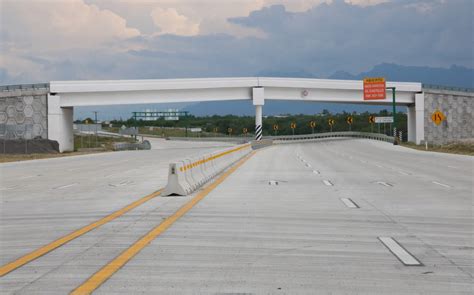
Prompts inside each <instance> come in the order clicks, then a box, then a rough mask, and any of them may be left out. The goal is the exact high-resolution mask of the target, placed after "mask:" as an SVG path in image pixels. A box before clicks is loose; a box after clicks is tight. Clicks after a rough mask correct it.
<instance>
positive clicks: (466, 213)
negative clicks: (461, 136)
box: [0, 140, 474, 294]
mask: <svg viewBox="0 0 474 295" xmlns="http://www.w3.org/2000/svg"><path fill="white" fill-rule="evenodd" d="M183 144H184V143H183ZM179 145H180V146H181V143H180V144H179ZM190 149H191V146H190ZM190 149H188V150H182V151H183V154H186V153H189V152H190ZM193 151H198V150H195V149H193ZM162 152H165V151H160V153H162ZM114 154H115V153H114ZM117 154H119V153H117ZM123 155H125V154H123ZM160 155H161V156H163V157H165V159H160V160H157V159H150V157H147V156H146V155H145V156H143V159H142V160H139V161H143V162H141V163H142V164H143V166H147V165H148V164H149V165H150V166H153V164H154V165H156V167H159V168H158V169H156V170H157V171H155V170H154V169H153V167H150V168H147V170H145V171H144V173H143V174H141V173H140V172H127V171H128V170H127V169H128V168H127V167H128V166H126V165H125V163H123V164H120V167H121V168H119V170H120V169H123V175H121V173H119V174H118V175H117V176H111V177H110V178H111V179H112V180H121V179H122V178H120V177H124V176H126V177H125V178H124V179H127V180H132V181H135V182H136V185H135V186H131V188H130V189H129V188H128V185H124V186H123V187H125V188H126V190H127V191H128V192H129V193H130V190H133V191H134V192H137V194H136V195H135V196H129V194H128V197H127V194H126V192H122V190H124V189H123V188H120V187H117V188H115V187H112V188H113V189H111V191H107V190H105V189H103V188H101V187H100V184H101V183H102V182H100V181H97V180H96V179H95V178H99V177H100V175H103V174H97V173H99V172H94V173H96V174H91V175H90V177H87V176H84V180H83V181H87V180H90V181H91V183H89V184H88V186H91V189H90V190H88V189H86V187H85V186H84V185H83V182H79V183H80V184H79V185H75V186H70V187H66V188H64V190H67V191H71V195H70V196H69V194H68V196H67V197H62V196H61V194H59V193H56V192H54V191H53V190H50V191H49V192H42V191H41V190H37V191H38V193H39V198H40V200H39V201H38V202H37V203H34V204H35V205H36V206H43V208H42V209H40V212H41V213H42V214H38V213H35V214H37V215H33V218H31V220H30V221H29V219H27V218H26V217H28V216H27V215H28V214H26V213H25V214H23V215H21V214H22V213H21V210H22V209H23V208H26V210H30V212H34V210H35V209H32V208H30V207H29V205H28V203H29V202H33V199H34V197H27V196H26V195H28V194H27V193H24V192H23V193H21V194H19V195H20V196H21V198H23V199H20V201H18V204H17V205H15V206H16V207H14V206H12V207H9V211H10V210H11V211H12V212H10V213H8V214H10V215H8V216H9V219H8V220H5V221H8V222H4V220H2V227H1V228H2V233H3V232H7V233H9V235H10V236H9V237H8V239H5V241H4V239H3V235H2V251H1V252H2V254H1V255H2V257H4V256H3V255H5V254H4V253H3V252H4V249H5V250H6V253H7V254H6V255H10V256H9V257H13V256H15V255H17V254H18V253H19V252H21V251H19V250H18V249H15V248H20V249H21V250H23V251H24V250H25V249H27V248H28V249H30V248H34V247H36V246H37V245H38V244H39V243H37V242H36V241H38V239H40V240H42V241H46V240H47V241H50V240H49V239H51V237H52V236H54V235H58V234H59V233H61V234H65V233H67V232H68V230H69V229H70V227H68V226H67V224H74V225H78V224H84V223H86V219H87V220H88V221H91V220H95V219H97V218H98V217H99V215H100V216H103V215H105V214H106V212H110V211H111V210H115V209H118V208H120V207H123V206H124V205H125V204H126V203H129V202H131V201H132V200H134V199H136V197H137V195H138V193H140V194H141V196H143V195H145V194H146V193H149V192H151V191H152V189H156V188H157V182H158V183H159V182H160V181H162V183H163V184H164V181H165V175H166V172H164V173H163V170H166V167H167V163H168V162H169V161H170V160H171V158H172V157H178V156H180V154H179V152H178V151H177V150H174V151H170V152H169V154H166V152H165V153H163V154H160ZM387 155H390V157H387ZM127 156H128V154H127ZM135 157H138V158H141V156H138V154H136V156H135ZM120 160H127V158H126V157H124V156H122V157H120V159H118V158H116V159H115V161H120ZM154 161H156V162H154ZM79 162H81V163H76V164H75V165H76V166H81V165H83V167H85V168H87V167H88V166H90V165H92V164H97V165H106V164H108V163H106V162H105V161H94V160H91V161H90V162H89V163H85V162H83V161H79ZM429 164H432V165H435V166H436V167H443V166H452V167H456V168H451V170H449V171H450V173H449V175H446V176H445V178H443V174H442V173H440V172H439V170H437V169H435V170H433V169H426V168H424V167H423V165H429ZM377 165H378V166H382V167H378V166H377ZM472 165H473V162H472V157H464V156H452V155H443V154H432V153H426V154H425V153H423V152H417V151H412V150H408V149H406V148H402V147H393V146H391V145H390V144H386V143H381V142H373V141H368V140H343V141H341V140H331V141H320V142H316V143H305V144H296V145H293V144H292V145H280V146H274V147H271V148H268V149H264V150H260V151H259V152H257V153H256V154H255V156H254V157H252V158H251V159H249V160H248V161H247V162H246V163H245V164H244V165H243V166H242V167H240V168H239V169H238V170H236V171H235V172H234V173H233V174H231V175H230V176H229V177H228V178H227V179H226V180H225V181H224V182H223V183H222V184H220V185H219V186H217V188H216V189H214V190H213V191H212V192H211V193H209V195H207V196H206V197H205V198H204V199H203V200H202V201H201V202H200V203H198V204H197V205H196V206H195V207H194V208H193V209H191V211H189V212H188V213H187V214H185V215H184V216H183V217H182V218H181V219H179V220H178V221H176V222H175V223H174V224H173V225H172V226H171V227H170V228H169V229H168V230H167V231H165V232H164V233H163V234H161V235H160V236H159V237H158V238H157V239H156V240H154V241H153V242H152V243H151V244H150V245H149V246H147V247H145V248H144V249H143V250H142V252H140V253H139V254H138V255H137V256H135V257H134V258H133V259H131V260H130V261H129V262H128V263H127V264H126V265H125V266H124V267H123V268H122V269H120V270H119V271H118V272H117V273H115V274H114V275H113V276H111V278H109V279H108V280H107V281H106V282H105V283H104V284H103V285H102V286H101V287H100V288H99V289H98V290H97V291H96V293H97V294H116V293H127V294H130V293H140V292H145V293H146V292H147V293H163V294H170V293H189V294H196V293H197V294H213V293H253V294H268V293H272V294H273V293H275V294H278V293H281V294H295V293H298V294H302V293H306V294H314V293H315V292H317V293H328V292H329V291H333V292H336V293H364V294H366V293H373V294H381V293H421V292H425V293H430V294H434V293H438V294H446V293H469V292H470V291H471V290H472V276H473V269H472V266H473V258H472V257H473V256H472V254H473V252H472V251H473V249H474V248H473V242H472V241H473V240H472V238H473V237H472V221H473V220H472ZM61 166H62V165H58V168H57V169H61ZM386 166H390V168H387V167H386ZM2 168H3V167H2ZM71 169H74V168H72V167H71ZM103 169H105V170H106V169H109V168H108V167H107V166H104V167H103ZM110 169H111V170H110V171H109V172H111V173H114V172H115V171H113V169H112V168H110ZM131 169H133V168H131ZM89 170H90V169H87V170H86V171H89ZM2 171H3V170H2ZM94 171H95V170H94ZM160 171H161V172H160ZM400 171H403V172H405V173H400ZM56 172H57V171H56ZM135 173H136V174H135ZM145 173H147V174H148V173H149V174H150V175H153V176H154V177H153V178H154V179H157V181H156V182H155V181H154V180H153V181H146V180H143V178H144V177H143V175H144V174H145ZM153 173H154V174H153ZM407 173H410V174H407ZM54 175H61V173H57V174H54ZM2 176H3V175H2ZM2 178H3V177H2ZM53 179H54V178H53ZM48 180H49V181H48ZM65 180H67V181H63V182H61V185H67V182H68V181H70V180H71V179H65ZM2 181H3V180H2ZM432 181H439V182H440V183H441V181H443V184H444V182H445V183H447V184H449V187H444V186H440V185H438V184H435V183H433V182H432ZM50 184H51V179H50V178H46V181H43V185H45V186H47V187H48V188H49V187H50ZM328 184H329V185H328ZM384 184H385V185H384ZM76 186H83V189H84V191H83V192H81V191H74V189H75V188H76ZM2 187H3V184H2ZM94 187H98V188H97V189H98V190H99V191H100V190H102V194H101V195H99V194H98V193H97V194H94V189H93V188H94ZM18 190H20V189H19V188H18ZM20 191H21V190H20ZM51 191H52V192H53V193H52V194H51V196H50V197H49V196H47V195H48V194H50V192H51ZM111 192H113V194H111ZM89 195H91V196H90V197H89ZM107 195H110V196H108V197H107ZM116 196H120V198H119V197H116ZM10 197H11V198H13V194H10ZM61 197H62V198H61ZM192 197H193V196H190V197H178V198H154V199H152V200H151V201H149V202H147V203H145V204H144V205H142V206H140V207H138V208H137V209H134V210H132V211H131V212H130V213H127V214H125V215H124V216H122V217H120V218H118V219H116V220H114V221H112V222H110V223H107V224H106V225H104V226H102V227H100V228H98V229H95V230H93V231H91V232H90V233H87V234H85V235H84V236H81V237H79V238H77V239H75V240H74V241H72V242H70V243H68V244H67V245H64V246H63V247H60V248H58V249H57V250H54V251H52V252H51V253H49V254H47V255H45V256H44V257H41V258H39V259H37V260H35V261H33V262H31V263H30V264H27V265H25V266H23V267H21V268H19V269H17V270H15V271H13V272H12V273H10V274H8V275H6V276H5V277H3V278H0V290H1V291H2V292H5V293H10V292H13V291H15V292H17V293H20V294H30V293H33V292H36V293H44V294H54V293H57V294H64V293H67V292H69V291H71V290H72V289H74V288H76V287H78V286H79V285H80V284H81V283H82V282H84V281H85V280H86V279H87V278H88V277H90V276H91V275H92V274H94V273H95V272H96V271H98V270H99V269H100V268H102V267H103V266H104V265H106V264H107V263H108V262H109V261H111V260H112V259H113V258H114V257H116V256H117V255H118V254H119V253H120V252H122V251H123V250H124V249H127V248H128V247H129V246H130V245H132V243H134V242H135V241H136V240H137V239H138V238H140V237H141V236H143V235H144V234H145V233H147V232H148V231H149V230H151V229H152V228H153V227H155V226H156V225H157V224H159V223H160V222H161V221H162V220H163V219H164V218H166V217H169V216H170V215H171V214H173V213H174V212H175V211H176V210H177V209H178V208H179V207H180V206H182V205H183V204H185V203H186V202H187V201H188V200H190V199H191V198H192ZM41 198H43V199H41ZM122 198H123V199H126V200H124V201H120V202H121V203H120V204H116V203H118V202H119V200H121V199H122ZM348 198H350V199H351V200H352V201H353V202H354V203H356V204H357V205H358V206H360V208H359V209H354V208H349V207H348V206H347V203H345V202H344V201H342V200H341V199H348ZM56 199H57V200H58V201H57V203H56ZM41 200H43V201H41ZM44 200H47V201H48V202H52V204H53V205H51V207H48V206H50V205H45V204H44V203H45V202H44ZM2 201H5V200H4V199H3V192H2ZM4 203H5V202H4ZM41 204H43V205H41ZM54 204H56V205H54ZM2 205H3V203H2ZM22 205H23V206H22ZM2 207H3V206H2ZM63 207H65V209H64V210H66V213H65V214H63V213H62V212H63V211H64V210H63ZM2 210H3V208H2ZM15 210H16V212H14V211H15ZM50 211H51V214H49V212H50ZM15 213H20V216H19V218H15ZM30 214H32V213H30ZM2 218H3V211H2ZM12 220H13V221H12ZM25 220H26V221H25ZM12 222H13V223H12ZM10 224H13V226H12V228H10ZM30 226H33V227H36V231H32V230H30V231H28V230H27V229H28V228H29V227H30ZM15 230H16V231H15ZM381 236H385V237H393V238H395V239H396V240H397V241H398V242H399V243H401V245H403V247H405V248H406V249H407V250H408V251H409V252H411V253H412V254H413V255H414V256H415V257H416V258H417V259H419V260H420V261H421V262H422V263H423V264H424V266H420V267H407V266H404V265H403V264H402V263H401V262H400V261H398V260H397V258H396V257H395V256H394V255H393V254H392V253H390V251H389V250H388V249H387V248H386V247H385V246H384V245H383V244H382V243H381V242H380V240H378V237H381ZM6 260H8V259H6Z"/></svg>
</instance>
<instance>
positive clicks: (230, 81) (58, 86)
mask: <svg viewBox="0 0 474 295" xmlns="http://www.w3.org/2000/svg"><path fill="white" fill-rule="evenodd" d="M387 87H396V93H397V105H399V106H406V107H408V139H409V141H414V142H417V143H419V142H420V141H421V140H423V138H424V133H423V129H424V125H423V124H424V120H423V119H424V105H423V101H424V99H423V93H422V86H421V83H403V82H388V83H387ZM232 100H251V101H252V102H253V105H254V106H255V136H256V139H257V140H260V139H261V137H262V113H263V107H264V105H265V101H266V100H287V101H307V102H335V103H361V104H362V103H365V104H379V105H388V104H391V103H392V100H391V98H387V99H385V100H378V101H376V102H374V101H364V100H363V83H362V81H346V80H322V79H299V78H298V79H296V78H260V77H252V78H206V79H166V80H116V81H52V82H51V83H50V93H49V94H48V138H49V139H51V140H57V141H58V142H59V146H60V150H61V151H70V150H72V149H73V146H74V144H73V132H72V118H73V112H74V107H76V106H97V105H119V104H141V103H170V102H201V101H232Z"/></svg>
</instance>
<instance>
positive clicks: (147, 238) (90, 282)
mask: <svg viewBox="0 0 474 295" xmlns="http://www.w3.org/2000/svg"><path fill="white" fill-rule="evenodd" d="M254 154H255V152H252V153H251V154H250V155H249V156H247V157H245V158H243V159H242V160H240V161H239V162H238V163H237V164H236V165H235V166H233V167H232V168H230V169H229V170H227V171H226V172H224V173H223V174H222V175H221V176H220V177H219V178H218V179H216V180H215V181H214V182H212V183H211V184H210V185H209V186H207V187H206V188H205V189H204V190H202V191H201V192H199V193H198V194H197V195H196V196H195V197H194V198H192V199H191V200H190V201H189V202H188V203H186V204H185V205H184V206H182V207H181V208H179V209H178V211H176V212H175V213H174V214H173V215H171V216H170V217H168V218H166V219H165V220H164V221H163V222H162V223H160V224H159V225H158V226H156V227H155V228H153V229H152V230H151V231H149V232H148V233H147V234H145V235H144V236H143V237H142V238H140V239H139V240H138V241H136V242H135V243H134V244H133V245H132V246H130V247H129V248H128V249H126V250H125V251H123V252H122V253H121V254H120V255H119V256H117V257H116V258H114V259H113V260H112V261H111V262H109V263H108V264H107V265H105V266H104V267H103V268H102V269H100V270H99V271H98V272H96V273H95V274H94V275H92V276H91V277H90V278H89V279H87V280H86V281H85V282H84V283H83V284H82V285H80V286H79V287H77V288H76V289H75V290H74V291H72V292H71V294H72V295H86V294H91V293H92V292H94V290H96V289H97V288H98V287H100V285H102V284H103V283H104V282H105V281H107V280H108V279H109V278H110V277H111V276H112V275H113V274H114V273H116V272H117V271H118V270H119V269H120V268H122V267H123V266H124V265H125V264H126V263H127V262H128V261H130V259H132V258H133V257H134V256H135V255H137V254H138V253H139V252H140V251H141V250H142V249H143V248H145V247H146V246H147V245H148V244H150V243H151V242H152V241H153V240H154V239H155V238H157V237H158V236H159V235H161V234H162V233H163V232H164V231H166V230H167V229H168V228H169V227H170V226H171V225H172V224H173V223H174V222H176V221H177V220H178V219H179V218H181V217H182V216H183V215H184V214H186V213H187V212H188V211H189V210H191V209H192V208H193V207H194V206H195V205H196V204H197V203H198V202H199V201H201V200H202V199H204V197H206V196H207V195H208V194H209V193H210V192H211V191H212V190H214V189H215V188H216V187H217V186H218V185H219V184H221V183H222V182H223V181H224V180H225V179H226V178H227V177H228V176H229V175H230V174H232V173H233V172H234V171H235V170H237V168H239V167H240V166H242V165H243V164H244V163H245V162H246V161H247V160H248V159H249V158H250V157H252V156H253V155H254Z"/></svg>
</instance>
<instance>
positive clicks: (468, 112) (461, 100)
mask: <svg viewBox="0 0 474 295" xmlns="http://www.w3.org/2000/svg"><path fill="white" fill-rule="evenodd" d="M424 92H425V140H427V141H428V143H433V144H445V143H449V142H455V141H459V140H463V139H472V138H474V119H473V118H474V113H473V109H474V93H473V92H458V91H449V90H431V89H424ZM436 110H439V111H441V112H442V113H443V114H444V115H445V116H446V119H445V120H444V121H443V122H442V123H441V124H440V125H438V126H437V125H436V124H435V123H434V122H433V121H432V119H431V115H432V114H433V113H434V112H435V111H436Z"/></svg>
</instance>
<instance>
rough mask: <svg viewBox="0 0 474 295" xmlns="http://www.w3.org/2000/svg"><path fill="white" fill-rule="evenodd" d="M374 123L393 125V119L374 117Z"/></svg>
mask: <svg viewBox="0 0 474 295" xmlns="http://www.w3.org/2000/svg"><path fill="white" fill-rule="evenodd" d="M375 123H393V117H375Z"/></svg>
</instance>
